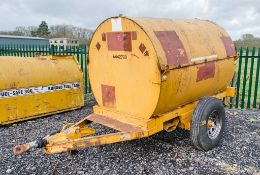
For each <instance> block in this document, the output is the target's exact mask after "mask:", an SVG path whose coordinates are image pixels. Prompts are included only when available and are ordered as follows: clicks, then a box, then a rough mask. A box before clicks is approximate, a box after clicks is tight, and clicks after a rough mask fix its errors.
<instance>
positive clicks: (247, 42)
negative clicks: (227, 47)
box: [234, 33, 260, 48]
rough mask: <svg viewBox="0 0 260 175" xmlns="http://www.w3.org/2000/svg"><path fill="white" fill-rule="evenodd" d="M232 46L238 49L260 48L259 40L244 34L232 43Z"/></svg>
mask: <svg viewBox="0 0 260 175" xmlns="http://www.w3.org/2000/svg"><path fill="white" fill-rule="evenodd" d="M234 44H235V46H236V48H240V47H244V48H245V47H249V48H252V47H256V48H259V47H260V38H258V37H255V36H254V35H252V34H249V33H246V34H243V35H242V36H241V38H240V39H238V40H236V41H234Z"/></svg>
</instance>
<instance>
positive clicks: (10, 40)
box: [0, 35, 49, 46]
mask: <svg viewBox="0 0 260 175" xmlns="http://www.w3.org/2000/svg"><path fill="white" fill-rule="evenodd" d="M0 45H38V46H40V45H49V40H48V39H45V38H39V37H28V36H13V35H0Z"/></svg>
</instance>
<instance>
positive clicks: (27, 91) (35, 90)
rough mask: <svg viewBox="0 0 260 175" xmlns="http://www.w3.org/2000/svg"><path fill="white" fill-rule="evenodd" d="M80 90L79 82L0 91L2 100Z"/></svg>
mask: <svg viewBox="0 0 260 175" xmlns="http://www.w3.org/2000/svg"><path fill="white" fill-rule="evenodd" d="M77 88H80V83H79V82H74V83H65V84H56V85H49V86H38V87H30V88H21V89H10V90H2V91H0V99H1V98H12V97H18V96H26V95H34V94H43V93H47V92H56V91H61V90H71V89H77Z"/></svg>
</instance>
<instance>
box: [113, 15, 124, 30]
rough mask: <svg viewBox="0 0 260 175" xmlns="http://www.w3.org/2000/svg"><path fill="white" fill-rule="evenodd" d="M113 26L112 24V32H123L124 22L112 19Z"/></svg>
mask: <svg viewBox="0 0 260 175" xmlns="http://www.w3.org/2000/svg"><path fill="white" fill-rule="evenodd" d="M111 24H112V31H113V32H116V31H122V21H121V18H112V19H111Z"/></svg>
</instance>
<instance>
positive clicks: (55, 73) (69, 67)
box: [0, 56, 84, 125]
mask: <svg viewBox="0 0 260 175" xmlns="http://www.w3.org/2000/svg"><path fill="white" fill-rule="evenodd" d="M0 67H1V69H0V82H1V83H0V124H1V125H4V124H9V123H14V122H18V121H22V120H27V119H31V118H37V117H40V116H45V115H50V114H53V113H59V112H63V111H67V110H71V109H76V108H80V107H82V106H83V105H84V97H83V89H84V84H83V73H82V71H81V69H80V67H79V65H78V63H77V61H76V59H75V58H74V57H73V56H47V57H41V58H40V57H39V58H21V57H20V58H19V57H10V56H2V57H0Z"/></svg>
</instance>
